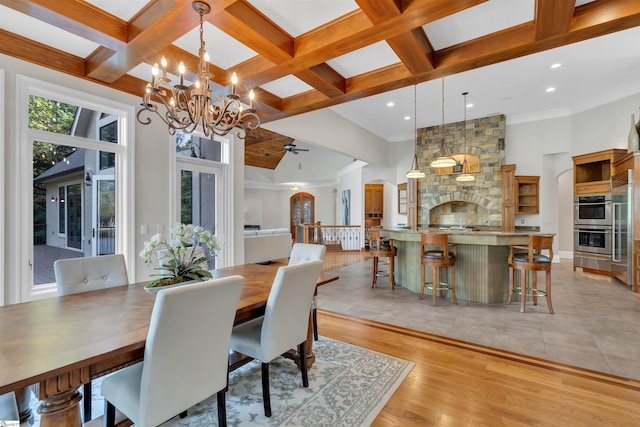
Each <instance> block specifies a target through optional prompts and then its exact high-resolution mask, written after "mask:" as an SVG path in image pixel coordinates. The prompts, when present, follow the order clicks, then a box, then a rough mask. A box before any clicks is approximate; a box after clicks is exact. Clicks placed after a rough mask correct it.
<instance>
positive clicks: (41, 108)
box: [29, 95, 78, 178]
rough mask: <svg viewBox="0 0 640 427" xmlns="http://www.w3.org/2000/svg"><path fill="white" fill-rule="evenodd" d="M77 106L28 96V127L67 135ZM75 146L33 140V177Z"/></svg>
mask: <svg viewBox="0 0 640 427" xmlns="http://www.w3.org/2000/svg"><path fill="white" fill-rule="evenodd" d="M77 110H78V107H76V106H75V105H69V104H64V103H62V102H58V101H51V100H48V99H44V98H40V97H38V96H33V95H30V96H29V128H30V129H37V130H46V131H48V132H54V133H60V134H64V135H69V134H70V133H71V127H72V126H73V120H74V117H75V115H76V111H77ZM74 150H75V148H73V147H65V146H56V145H53V144H49V143H46V142H41V141H34V142H33V177H34V178H35V177H37V176H40V175H41V174H43V173H44V172H46V171H47V170H48V169H49V168H50V167H51V166H53V165H54V164H56V163H58V162H60V161H62V160H64V159H65V158H66V156H68V155H69V154H71V153H72V152H73V151H74Z"/></svg>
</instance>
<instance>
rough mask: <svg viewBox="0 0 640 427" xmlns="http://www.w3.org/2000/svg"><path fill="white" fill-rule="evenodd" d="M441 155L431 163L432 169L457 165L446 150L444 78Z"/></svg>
mask: <svg viewBox="0 0 640 427" xmlns="http://www.w3.org/2000/svg"><path fill="white" fill-rule="evenodd" d="M440 135H441V139H440V154H438V157H437V158H436V159H435V160H434V161H432V162H431V167H432V168H450V167H453V166H455V165H456V161H455V159H454V158H453V157H451V156H448V155H447V152H446V150H445V149H444V77H443V78H442V127H441V128H440Z"/></svg>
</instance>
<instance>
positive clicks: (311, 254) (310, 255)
mask: <svg viewBox="0 0 640 427" xmlns="http://www.w3.org/2000/svg"><path fill="white" fill-rule="evenodd" d="M326 252H327V247H326V246H325V245H316V244H313V243H295V244H294V245H293V248H291V255H289V265H296V264H300V263H303V262H308V261H314V260H316V259H319V260H321V261H324V255H325V254H326ZM317 308H318V293H317V292H316V291H315V290H314V292H313V300H312V302H311V320H312V322H311V323H312V324H313V339H314V340H315V341H318V316H317Z"/></svg>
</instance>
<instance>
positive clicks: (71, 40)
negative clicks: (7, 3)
mask: <svg viewBox="0 0 640 427" xmlns="http://www.w3.org/2000/svg"><path fill="white" fill-rule="evenodd" d="M0 28H1V29H3V30H6V31H9V32H12V33H15V34H18V35H19V36H22V37H25V38H27V39H30V40H33V41H36V42H38V43H42V44H45V45H49V46H51V47H54V48H56V49H58V50H61V51H63V52H67V53H70V54H72V55H75V56H79V57H80V58H86V57H87V56H89V55H90V54H91V52H93V51H94V50H96V49H97V48H98V47H99V46H100V45H98V44H97V43H94V42H91V41H89V40H86V39H83V38H82V37H79V36H76V35H75V34H71V33H70V32H68V31H64V30H61V29H60V28H57V27H54V26H53V25H49V24H47V23H44V22H42V21H39V20H37V19H34V18H32V17H30V16H27V15H24V14H22V13H20V12H16V11H15V10H13V9H9V8H7V7H4V6H0Z"/></svg>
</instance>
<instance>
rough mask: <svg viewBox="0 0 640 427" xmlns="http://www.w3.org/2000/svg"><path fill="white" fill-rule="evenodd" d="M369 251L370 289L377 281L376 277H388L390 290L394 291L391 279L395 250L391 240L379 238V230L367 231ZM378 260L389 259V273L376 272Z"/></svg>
mask: <svg viewBox="0 0 640 427" xmlns="http://www.w3.org/2000/svg"><path fill="white" fill-rule="evenodd" d="M369 251H370V253H371V267H372V270H371V287H372V288H373V287H374V286H375V284H376V282H377V281H378V276H387V275H388V276H389V283H390V284H391V289H395V286H396V283H395V281H394V278H393V274H394V268H393V258H394V257H395V256H396V248H395V247H394V246H393V240H390V239H383V238H381V237H380V230H378V229H375V228H372V229H370V230H369ZM378 258H389V271H388V272H381V271H378Z"/></svg>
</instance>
